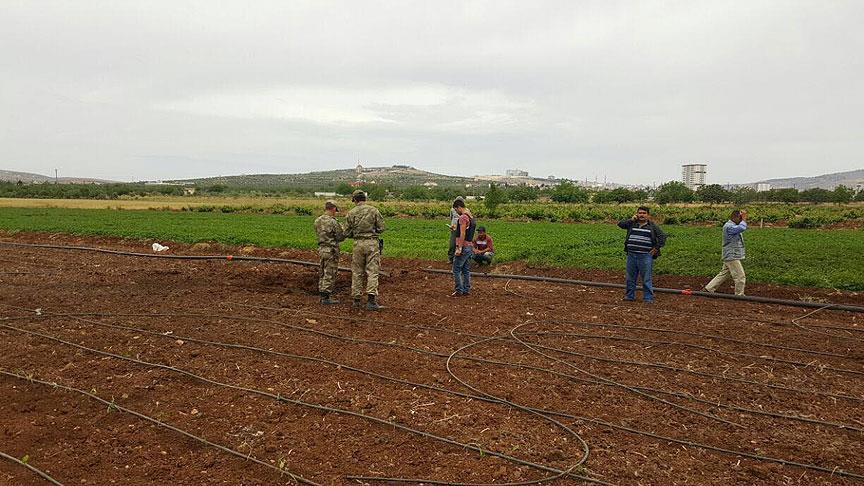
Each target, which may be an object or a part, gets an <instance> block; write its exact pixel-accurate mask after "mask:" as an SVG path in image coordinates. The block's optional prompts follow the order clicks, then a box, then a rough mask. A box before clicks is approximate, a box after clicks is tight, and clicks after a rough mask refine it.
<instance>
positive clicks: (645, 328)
mask: <svg viewBox="0 0 864 486" xmlns="http://www.w3.org/2000/svg"><path fill="white" fill-rule="evenodd" d="M534 322H537V323H547V324H557V323H565V324H576V325H580V326H587V327H602V328H606V327H611V328H616V329H627V330H631V331H649V332H656V333H660V334H681V335H684V336H693V337H700V338H705V339H713V340H716V341H726V342H730V343H735V344H743V345H745V346H759V347H764V348H770V349H781V350H783V351H792V352H796V353H801V354H813V355H817V356H829V357H832V358H843V359H858V358H856V357H855V356H849V355H847V354H838V353H829V352H825V351H818V350H814V349H804V348H793V347H790V346H781V345H779V344H770V343H761V342H757V341H748V340H745V339H735V338H730V337H726V336H720V335H719V334H707V333H701V332H693V331H679V330H676V329H663V328H661V327H648V326H633V325H627V324H608V323H597V322H584V321H574V320H571V319H549V320H542V321H539V320H538V321H534ZM549 334H554V333H551V332H550V333H549Z"/></svg>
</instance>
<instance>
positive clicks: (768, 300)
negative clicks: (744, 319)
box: [421, 268, 864, 312]
mask: <svg viewBox="0 0 864 486" xmlns="http://www.w3.org/2000/svg"><path fill="white" fill-rule="evenodd" d="M421 270H422V271H424V272H428V273H443V274H450V273H451V272H450V271H449V270H440V269H437V268H423V269H421ZM471 276H472V277H488V278H508V279H513V280H529V281H534V282H553V283H563V284H573V285H585V286H589V287H602V288H614V289H623V288H625V285H624V284H616V283H609V282H594V281H591V280H574V279H568V278H557V277H543V276H539V275H511V274H506V273H478V272H471ZM654 292H655V293H664V294H676V295H686V296H696V297H708V298H713V299H728V300H737V301H741V302H756V303H760V304H779V305H787V306H793V307H809V308H818V307H821V306H823V305H824V304H821V303H818V302H808V301H804V300H789V299H778V298H774V297H757V296H752V295H734V294H718V293H715V292H704V291H701V290H690V289H667V288H663V287H654ZM831 307H832V308H833V309H835V310H844V311H849V312H864V307H861V306H857V305H846V304H832V306H831Z"/></svg>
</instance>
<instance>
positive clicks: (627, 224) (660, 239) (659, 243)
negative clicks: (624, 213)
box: [618, 218, 666, 258]
mask: <svg viewBox="0 0 864 486" xmlns="http://www.w3.org/2000/svg"><path fill="white" fill-rule="evenodd" d="M638 224H639V223H638V222H637V221H633V219H632V218H628V219H622V220H621V221H619V222H618V227H619V228H621V229H625V230H627V237H625V238H624V252H625V253H626V252H627V240H629V239H630V232H631V230H632V229H633V227H634V226H637V225H638ZM648 229H649V230H651V246H653V247H654V248H656V249H657V253H656V254H655V255H654V258H657V257H659V256H660V248H662V247H663V245H665V244H666V233H664V232H663V230H661V229H660V226H657V223H655V222H654V221H648Z"/></svg>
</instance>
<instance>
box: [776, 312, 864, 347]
mask: <svg viewBox="0 0 864 486" xmlns="http://www.w3.org/2000/svg"><path fill="white" fill-rule="evenodd" d="M832 307H834V305H833V304H831V305H826V306H824V307H820V308H818V309H816V310H814V311H810V312H808V313H806V314H804V315H803V316H799V317H796V318H795V319H792V324H793V325H794V326H795V327H797V328H799V329H803V330H805V331H807V332H812V333H814V334H822V335H823V336H828V337H832V338H836V339H851V340H853V341H864V339H861V338H858V337H855V336H838V335H836V334H831V333H828V332H823V331H816V330H813V329H810V328H809V327H807V326H804V325H801V324H798V321H800V320H802V319H806V318H807V317H810V316H812V315H813V314H815V313H817V312H819V311H822V310H826V309H831V308H832Z"/></svg>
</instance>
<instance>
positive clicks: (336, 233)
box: [315, 214, 345, 248]
mask: <svg viewBox="0 0 864 486" xmlns="http://www.w3.org/2000/svg"><path fill="white" fill-rule="evenodd" d="M315 234H317V235H318V246H331V247H336V248H339V242H340V241H342V240H344V239H345V232H344V231H343V229H342V225H341V224H339V222H338V221H336V218H334V217H333V216H330V215H329V214H322V215H321V216H318V219H316V220H315Z"/></svg>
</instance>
